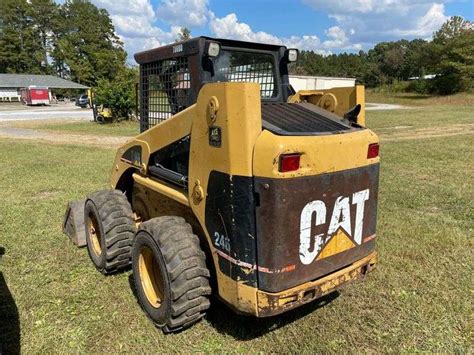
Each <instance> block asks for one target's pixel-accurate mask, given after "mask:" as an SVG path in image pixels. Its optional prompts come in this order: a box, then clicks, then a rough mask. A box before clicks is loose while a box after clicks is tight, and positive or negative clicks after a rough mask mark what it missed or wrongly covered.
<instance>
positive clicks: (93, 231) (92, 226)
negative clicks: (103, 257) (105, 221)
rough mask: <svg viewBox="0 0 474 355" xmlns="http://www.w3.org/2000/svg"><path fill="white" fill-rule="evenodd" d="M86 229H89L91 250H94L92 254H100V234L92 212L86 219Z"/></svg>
mask: <svg viewBox="0 0 474 355" xmlns="http://www.w3.org/2000/svg"><path fill="white" fill-rule="evenodd" d="M87 229H88V230H89V236H90V239H91V242H92V250H93V251H94V254H96V255H97V256H100V254H101V253H102V247H101V244H100V242H101V240H102V235H101V234H100V229H99V225H98V223H97V219H96V218H95V217H94V215H92V214H90V215H89V218H88V219H87Z"/></svg>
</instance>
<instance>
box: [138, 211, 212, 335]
mask: <svg viewBox="0 0 474 355" xmlns="http://www.w3.org/2000/svg"><path fill="white" fill-rule="evenodd" d="M143 247H148V248H150V249H151V250H152V252H153V256H154V258H155V260H156V262H157V264H158V265H159V267H160V271H161V277H162V279H161V281H162V285H163V301H162V303H161V305H160V306H159V307H158V308H155V307H153V306H152V304H151V303H150V302H149V301H148V299H147V297H146V295H145V293H144V290H143V286H142V282H141V277H140V270H139V265H138V264H139V255H140V251H141V249H142V248H143ZM132 269H133V278H134V281H135V288H136V291H137V297H138V301H139V303H140V305H141V306H142V308H143V309H144V310H145V312H146V313H147V315H148V316H149V318H150V319H151V320H152V321H153V323H154V324H155V325H156V326H157V327H159V328H161V329H162V330H163V332H164V333H172V332H177V331H180V330H182V329H185V328H187V327H189V326H191V325H192V324H194V323H196V322H198V321H199V320H200V319H202V318H203V317H204V316H205V314H206V311H207V309H208V308H209V306H210V302H209V296H210V295H211V288H210V286H209V270H208V269H207V267H206V257H205V254H204V252H203V251H202V250H201V247H200V246H199V239H198V237H197V236H196V235H194V234H193V232H192V229H191V226H190V225H189V224H188V223H186V221H185V220H184V218H181V217H174V216H165V217H156V218H153V219H150V220H148V221H146V222H143V223H142V224H141V225H140V229H139V230H138V233H137V234H136V236H135V239H134V241H133V246H132ZM163 271H164V272H163Z"/></svg>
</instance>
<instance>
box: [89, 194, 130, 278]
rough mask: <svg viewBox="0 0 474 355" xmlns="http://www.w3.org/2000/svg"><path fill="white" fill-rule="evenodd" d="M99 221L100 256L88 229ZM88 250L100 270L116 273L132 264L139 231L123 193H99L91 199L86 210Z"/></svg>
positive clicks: (103, 272)
mask: <svg viewBox="0 0 474 355" xmlns="http://www.w3.org/2000/svg"><path fill="white" fill-rule="evenodd" d="M90 218H95V219H96V221H97V227H98V229H99V231H98V232H99V233H100V236H101V238H100V247H101V251H100V253H99V254H98V253H96V252H95V251H94V248H93V244H92V243H93V242H92V240H91V236H90V230H89V228H88V220H89V219H90ZM84 223H85V224H86V228H85V229H86V242H87V251H88V253H89V256H90V258H91V260H92V263H93V264H94V265H95V267H96V268H97V270H99V271H100V272H101V273H102V274H104V275H108V274H113V273H116V272H119V271H122V270H126V269H128V268H129V267H130V264H131V246H132V241H133V238H134V236H135V232H136V230H137V228H136V226H135V221H134V219H133V212H132V207H131V206H130V203H129V202H128V200H127V197H126V196H125V195H124V194H123V193H122V192H121V191H119V190H103V191H97V192H95V193H93V194H91V195H90V196H88V198H87V200H86V203H85V207H84Z"/></svg>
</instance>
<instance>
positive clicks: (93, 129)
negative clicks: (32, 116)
mask: <svg viewBox="0 0 474 355" xmlns="http://www.w3.org/2000/svg"><path fill="white" fill-rule="evenodd" d="M14 126H15V127H21V128H32V129H36V130H40V131H52V132H61V133H69V134H87V135H95V136H125V137H128V136H130V137H133V136H136V135H137V134H138V133H140V127H139V123H138V122H135V121H122V122H116V123H108V124H98V123H96V122H89V121H77V120H75V121H69V122H68V121H66V120H55V121H26V122H17V123H15V124H14Z"/></svg>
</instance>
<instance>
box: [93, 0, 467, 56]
mask: <svg viewBox="0 0 474 355" xmlns="http://www.w3.org/2000/svg"><path fill="white" fill-rule="evenodd" d="M92 2H93V3H94V4H96V5H97V6H98V7H101V8H105V9H107V11H108V12H109V13H110V15H111V18H112V21H113V23H114V25H115V29H116V32H117V34H118V35H119V36H120V38H121V39H122V41H123V42H124V45H125V49H126V50H127V52H128V55H129V62H130V63H131V64H133V63H134V60H133V54H134V53H136V52H139V51H142V50H146V49H150V48H154V47H158V46H161V45H164V44H168V43H171V42H173V41H174V40H175V38H176V37H177V35H178V33H179V31H180V28H181V27H187V28H189V29H190V30H191V35H192V36H193V37H196V36H201V35H204V36H211V37H218V38H219V37H220V38H232V39H240V40H245V41H253V42H266V43H277V44H284V45H286V46H287V47H292V48H298V49H300V50H313V51H315V52H318V53H321V54H331V53H341V52H358V51H359V50H361V49H363V50H368V49H370V48H372V47H373V46H374V45H375V44H377V43H379V42H382V41H393V40H399V39H402V38H404V39H413V38H424V39H427V40H429V39H430V38H431V36H432V34H433V32H434V31H436V30H437V29H439V28H440V26H441V25H442V24H443V23H444V22H445V21H446V20H447V19H448V18H449V17H450V16H455V15H459V16H463V17H464V18H466V19H468V20H470V21H473V18H474V0H437V1H429V0H253V1H252V0H92Z"/></svg>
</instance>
